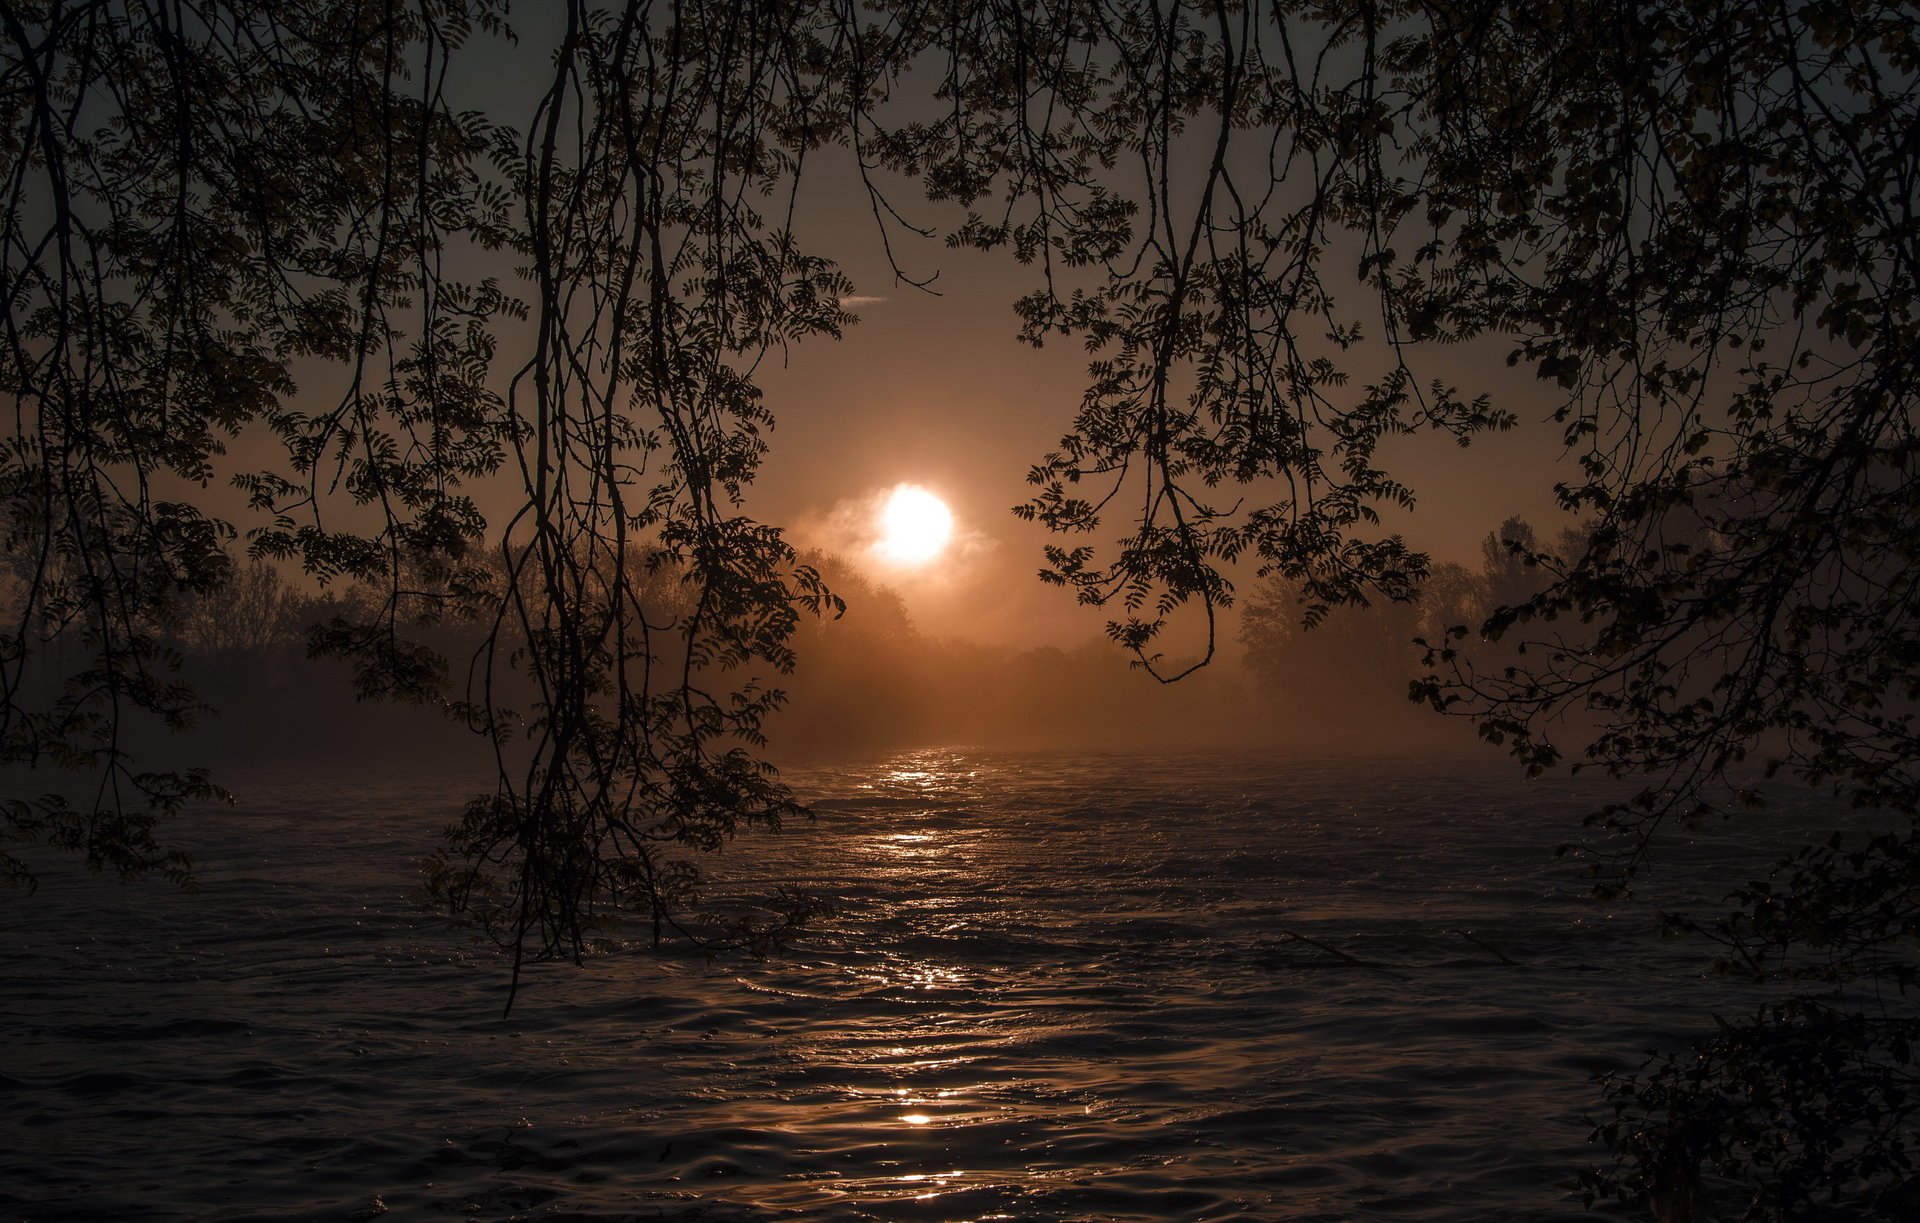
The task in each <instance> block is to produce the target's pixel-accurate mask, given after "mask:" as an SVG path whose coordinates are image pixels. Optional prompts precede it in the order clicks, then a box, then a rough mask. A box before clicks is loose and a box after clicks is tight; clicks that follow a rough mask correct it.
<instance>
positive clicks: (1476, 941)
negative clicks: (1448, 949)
mask: <svg viewBox="0 0 1920 1223" xmlns="http://www.w3.org/2000/svg"><path fill="white" fill-rule="evenodd" d="M1454 933H1455V934H1457V935H1459V936H1460V937H1461V938H1463V939H1465V940H1467V941H1468V942H1469V943H1472V944H1473V945H1474V946H1475V947H1478V948H1479V949H1480V950H1482V951H1484V952H1486V953H1487V954H1488V955H1490V956H1492V957H1493V958H1494V959H1496V960H1499V961H1500V962H1501V963H1502V964H1505V965H1506V966H1507V967H1508V968H1519V967H1520V964H1519V962H1518V961H1515V960H1512V959H1509V958H1508V957H1507V954H1506V952H1504V951H1501V950H1500V949H1499V948H1498V947H1495V946H1494V945H1493V944H1492V943H1489V942H1487V941H1486V940H1485V939H1483V938H1480V937H1478V936H1477V935H1475V934H1474V933H1473V932H1472V931H1471V930H1455V931H1454Z"/></svg>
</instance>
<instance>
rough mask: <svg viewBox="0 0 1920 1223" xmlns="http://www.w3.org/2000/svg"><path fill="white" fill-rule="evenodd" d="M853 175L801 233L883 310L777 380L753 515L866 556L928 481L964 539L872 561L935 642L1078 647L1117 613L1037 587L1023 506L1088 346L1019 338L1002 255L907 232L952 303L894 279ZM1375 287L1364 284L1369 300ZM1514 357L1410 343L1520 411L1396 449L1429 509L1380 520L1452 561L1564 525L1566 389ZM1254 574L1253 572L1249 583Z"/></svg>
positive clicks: (1436, 367) (813, 191)
mask: <svg viewBox="0 0 1920 1223" xmlns="http://www.w3.org/2000/svg"><path fill="white" fill-rule="evenodd" d="M848 181H849V180H848V177H847V176H846V175H845V174H835V173H831V172H827V173H822V174H820V175H819V177H818V179H817V180H815V183H810V184H809V186H808V196H807V202H808V205H809V206H808V208H807V212H806V224H807V230H806V231H805V233H806V234H807V235H809V236H811V237H812V238H813V240H814V241H815V242H816V244H818V245H819V246H822V247H825V248H826V249H828V250H830V251H831V252H832V253H834V254H835V255H836V256H837V257H839V258H840V259H841V260H842V262H843V265H844V266H845V267H846V269H847V270H848V271H849V272H850V273H851V274H852V276H853V279H854V281H855V283H856V285H857V286H858V289H859V292H860V293H861V294H862V295H863V296H868V297H872V298H875V299H878V300H873V301H869V302H865V303H863V304H861V306H860V308H859V310H860V315H861V321H860V323H859V325H857V326H856V327H854V328H852V329H851V330H850V331H849V332H848V334H847V336H846V337H845V339H843V340H841V341H840V342H838V343H835V342H831V341H814V342H810V343H808V344H806V345H802V346H800V347H797V348H796V349H795V350H794V352H793V355H792V360H791V362H790V364H789V365H788V367H787V368H785V369H779V368H771V369H767V370H765V371H764V372H763V375H762V379H761V380H762V384H763V386H764V387H765V389H766V391H767V396H768V403H769V405H770V406H771V407H772V409H773V411H774V413H775V415H776V418H777V419H778V422H779V426H778V429H777V431H776V432H775V433H774V435H773V438H772V442H773V453H772V455H771V457H770V458H769V461H768V463H767V465H766V467H765V469H764V470H763V473H762V476H761V478H760V480H759V481H758V482H757V484H756V485H755V487H754V489H753V491H752V493H751V494H750V499H749V502H748V508H749V510H750V511H751V512H753V513H754V514H755V515H756V516H758V517H761V518H763V519H765V520H767V521H771V522H775V523H781V524H785V525H788V526H789V527H790V528H791V530H792V533H793V537H794V540H795V542H796V543H797V544H799V545H800V546H802V547H825V548H828V549H829V550H832V551H838V552H843V553H846V554H848V555H855V554H856V547H855V545H857V544H858V543H861V542H864V541H863V540H861V539H860V538H859V536H858V533H857V532H853V531H850V530H849V529H848V525H849V519H866V520H869V521H870V517H871V507H872V506H873V504H874V503H875V501H876V499H877V498H878V497H879V496H880V495H881V494H882V493H883V492H884V491H885V490H887V489H890V488H892V487H893V486H895V485H897V484H899V483H902V482H907V483H913V484H918V485H922V486H924V487H926V488H927V489H929V490H931V491H933V492H935V493H937V494H938V495H939V496H941V497H942V498H944V499H945V500H946V501H947V502H948V503H949V504H950V505H951V507H952V509H953V512H954V515H955V519H956V532H957V536H958V546H957V547H956V548H955V549H954V550H953V551H952V552H951V553H950V554H949V555H948V557H947V558H945V559H944V560H943V561H942V562H940V563H936V564H931V565H928V566H926V567H924V568H922V569H918V570H907V569H900V568H898V567H892V566H888V565H886V564H884V563H881V562H879V561H877V560H873V559H870V560H869V563H868V565H867V568H868V571H869V572H870V573H871V574H872V576H873V577H874V578H876V579H877V580H879V581H882V582H884V583H886V584H888V585H890V586H893V587H894V588H896V589H897V590H899V591H900V592H901V594H902V595H903V596H904V597H905V598H906V600H907V604H908V606H909V608H910V610H911V611H912V613H913V615H914V618H915V620H916V622H917V623H918V624H919V626H920V627H921V628H922V629H923V630H924V631H926V632H929V633H931V634H934V635H937V636H947V635H959V636H966V637H973V638H977V639H980V640H986V641H995V642H1005V643H1010V644H1068V643H1071V642H1077V641H1080V640H1084V639H1085V638H1086V637H1088V636H1090V635H1093V634H1096V633H1098V632H1099V631H1100V629H1101V627H1102V625H1103V623H1104V621H1105V619H1106V617H1105V616H1104V615H1103V614H1102V613H1100V612H1098V611H1095V610H1092V609H1087V608H1082V607H1079V606H1077V605H1076V603H1075V602H1074V599H1073V596H1072V593H1071V592H1069V591H1065V590H1061V589H1059V588H1057V587H1048V586H1043V585H1041V583H1040V582H1039V581H1038V580H1037V579H1036V578H1035V576H1034V574H1035V572H1036V571H1037V570H1038V569H1039V568H1040V566H1041V563H1042V555H1041V549H1042V547H1043V545H1044V544H1045V543H1046V542H1048V540H1049V538H1050V537H1049V535H1048V532H1047V531H1046V530H1045V529H1044V528H1043V527H1041V526H1039V525H1038V524H1034V523H1027V522H1023V521H1021V520H1019V519H1017V518H1015V517H1014V515H1013V514H1012V513H1011V507H1012V506H1014V505H1015V504H1017V503H1019V502H1021V501H1023V500H1025V499H1026V497H1027V496H1028V494H1029V491H1030V486H1029V485H1028V484H1027V483H1026V479H1025V477H1026V473H1027V471H1028V470H1029V468H1030V467H1031V466H1032V465H1033V464H1034V462H1035V461H1036V460H1037V459H1039V458H1040V457H1041V456H1042V455H1043V454H1045V453H1046V452H1047V451H1048V450H1050V449H1052V448H1053V447H1054V446H1055V445H1057V443H1058V441H1059V439H1060V437H1061V435H1062V434H1063V433H1064V432H1065V431H1066V429H1067V427H1068V425H1069V423H1070V422H1071V420H1072V417H1073V415H1074V412H1075V411H1076V409H1077V407H1078V405H1079V402H1080V396H1081V392H1082V389H1083V388H1084V386H1085V381H1086V363H1087V360H1088V357H1087V354H1086V352H1085V350H1084V349H1083V348H1082V347H1081V346H1080V344H1079V343H1078V342H1077V341H1068V342H1055V343H1053V344H1050V345H1049V346H1048V347H1047V348H1045V349H1043V350H1035V349H1033V348H1031V347H1029V346H1027V345H1024V344H1021V343H1019V342H1018V341H1017V340H1016V339H1015V336H1016V334H1017V331H1018V320H1017V318H1016V316H1015V314H1014V312H1013V308H1012V306H1013V302H1014V300H1015V299H1016V298H1017V297H1019V296H1020V295H1021V294H1022V293H1024V292H1028V291H1031V289H1032V288H1033V287H1034V284H1035V274H1034V273H1033V272H1032V270H1031V269H1027V268H1022V267H1020V266H1019V265H1018V264H1016V263H1014V261H1013V260H1012V259H1011V257H1010V256H1007V255H1005V254H982V253H979V252H974V251H953V250H948V249H945V248H944V247H942V246H941V245H939V244H938V243H936V242H931V241H923V242H912V243H909V244H908V245H906V246H905V247H904V248H903V247H901V246H900V245H899V242H898V235H897V234H896V235H895V239H896V253H897V254H900V255H901V256H902V262H903V264H904V265H905V268H906V270H907V271H908V272H910V273H912V274H914V275H916V276H925V275H927V274H928V273H931V272H935V271H937V272H938V273H939V277H938V280H937V281H936V282H935V284H934V286H933V287H934V288H935V289H936V290H938V293H937V295H936V294H933V293H927V292H923V291H921V290H919V289H916V288H914V287H913V286H911V285H904V284H895V283H894V282H893V279H892V274H891V271H890V269H889V268H888V267H887V266H886V263H885V261H884V259H883V258H881V257H879V254H878V249H879V245H878V242H877V240H875V239H874V237H873V232H874V231H873V228H872V226H873V222H872V219H871V217H870V216H869V215H868V214H867V212H866V210H865V208H864V206H863V204H864V201H863V200H858V199H854V198H852V197H851V196H850V195H849V194H848V193H847V192H846V190H845V188H846V184H847V183H848ZM910 215H911V214H910ZM922 215H926V216H931V215H932V214H931V213H930V212H925V211H924V210H923V213H922ZM1361 292H1362V291H1361V290H1360V289H1359V288H1358V286H1355V287H1354V288H1353V290H1352V296H1351V300H1352V301H1354V302H1355V303H1356V305H1357V304H1359V303H1360V302H1361V300H1362V299H1361V297H1360V296H1359V295H1360V293H1361ZM1511 347H1512V346H1511V345H1510V344H1508V343H1507V342H1505V341H1499V340H1496V341H1491V342H1483V343H1479V344H1474V345H1466V346H1460V347H1452V348H1442V347H1436V346H1430V347H1428V348H1426V349H1424V350H1422V349H1419V348H1416V349H1414V350H1412V351H1414V352H1415V353H1417V354H1419V360H1420V364H1419V366H1418V368H1417V372H1419V373H1420V374H1421V375H1422V378H1423V380H1425V379H1427V378H1432V377H1442V378H1448V379H1452V380H1456V381H1458V382H1459V383H1460V385H1461V386H1462V388H1463V390H1467V391H1469V392H1474V391H1478V390H1491V391H1493V392H1495V393H1496V395H1497V396H1498V398H1499V400H1500V401H1501V402H1502V403H1503V404H1505V405H1506V406H1508V407H1510V408H1511V409H1512V410H1514V411H1515V412H1516V413H1517V414H1518V415H1519V416H1520V418H1521V426H1520V427H1519V428H1517V429H1515V430H1514V431H1513V432H1511V433H1507V434H1500V435H1486V436H1483V437H1481V438H1479V439H1477V440H1476V441H1475V442H1474V444H1473V445H1472V446H1471V447H1469V448H1467V449H1464V450H1463V449H1461V448H1460V447H1458V446H1457V445H1456V444H1455V443H1454V442H1452V441H1451V440H1450V439H1447V438H1444V437H1440V436H1425V437H1419V438H1410V439H1399V440H1394V441H1389V442H1388V443H1385V444H1383V446H1382V457H1383V459H1384V460H1385V461H1386V462H1387V463H1388V464H1389V465H1390V466H1391V467H1393V468H1394V469H1395V470H1396V471H1397V473H1398V474H1401V475H1402V476H1403V477H1404V478H1406V479H1407V480H1408V482H1409V483H1411V484H1412V485H1413V487H1414V489H1415V492H1416V493H1417V494H1418V495H1419V497H1420V501H1419V504H1418V506H1417V507H1416V509H1415V511H1414V512H1412V513H1405V512H1400V511H1396V510H1385V511H1383V513H1384V517H1385V520H1384V524H1383V530H1384V531H1399V532H1401V533H1403V534H1405V535H1406V536H1407V537H1408V538H1409V539H1410V540H1412V541H1413V542H1414V543H1415V544H1417V545H1419V546H1422V547H1425V548H1427V549H1428V550H1430V551H1431V552H1432V553H1433V554H1434V555H1435V556H1436V558H1437V559H1442V560H1462V561H1468V560H1471V561H1474V562H1476V563H1477V561H1478V555H1479V542H1480V539H1481V537H1482V536H1483V535H1485V534H1486V533H1487V532H1488V531H1490V530H1492V529H1494V528H1495V527H1497V526H1498V525H1499V523H1500V521H1501V520H1502V519H1504V518H1506V517H1507V516H1508V515H1510V514H1515V513H1519V514H1522V515H1524V516H1526V517H1528V518H1529V519H1530V520H1532V521H1533V522H1534V523H1535V525H1536V526H1538V527H1541V528H1542V531H1541V534H1542V535H1543V536H1549V535H1551V534H1552V531H1553V530H1555V529H1557V527H1558V524H1559V522H1560V521H1561V515H1560V514H1559V511H1557V510H1556V509H1555V507H1554V504H1553V495H1552V486H1553V482H1554V480H1555V479H1556V478H1558V477H1557V475H1556V472H1555V468H1556V465H1557V464H1558V456H1559V451H1560V445H1559V440H1558V431H1557V429H1556V428H1554V427H1553V426H1552V425H1551V424H1550V423H1548V424H1545V425H1543V424H1542V421H1543V420H1545V418H1546V417H1547V416H1548V414H1549V413H1550V412H1551V410H1552V408H1553V406H1554V404H1555V402H1556V399H1555V397H1554V394H1553V391H1554V388H1552V387H1550V386H1549V385H1547V384H1542V383H1540V382H1538V381H1537V380H1536V379H1535V378H1534V377H1533V376H1532V374H1531V372H1530V371H1528V370H1525V369H1519V370H1516V369H1511V368H1509V367H1508V366H1507V365H1506V354H1507V352H1508V351H1509V349H1510V348H1511ZM1225 500H1227V501H1231V500H1232V497H1231V496H1228V497H1226V498H1225ZM1118 504H1119V503H1118V502H1116V506H1117V505H1118ZM1252 580H1253V578H1252V573H1251V570H1250V569H1249V570H1248V571H1247V573H1246V574H1245V576H1244V580H1243V581H1242V582H1241V586H1242V589H1243V590H1244V589H1246V588H1247V587H1249V586H1250V585H1251V583H1252ZM1227 635H1228V636H1231V630H1229V632H1228V634H1227Z"/></svg>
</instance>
